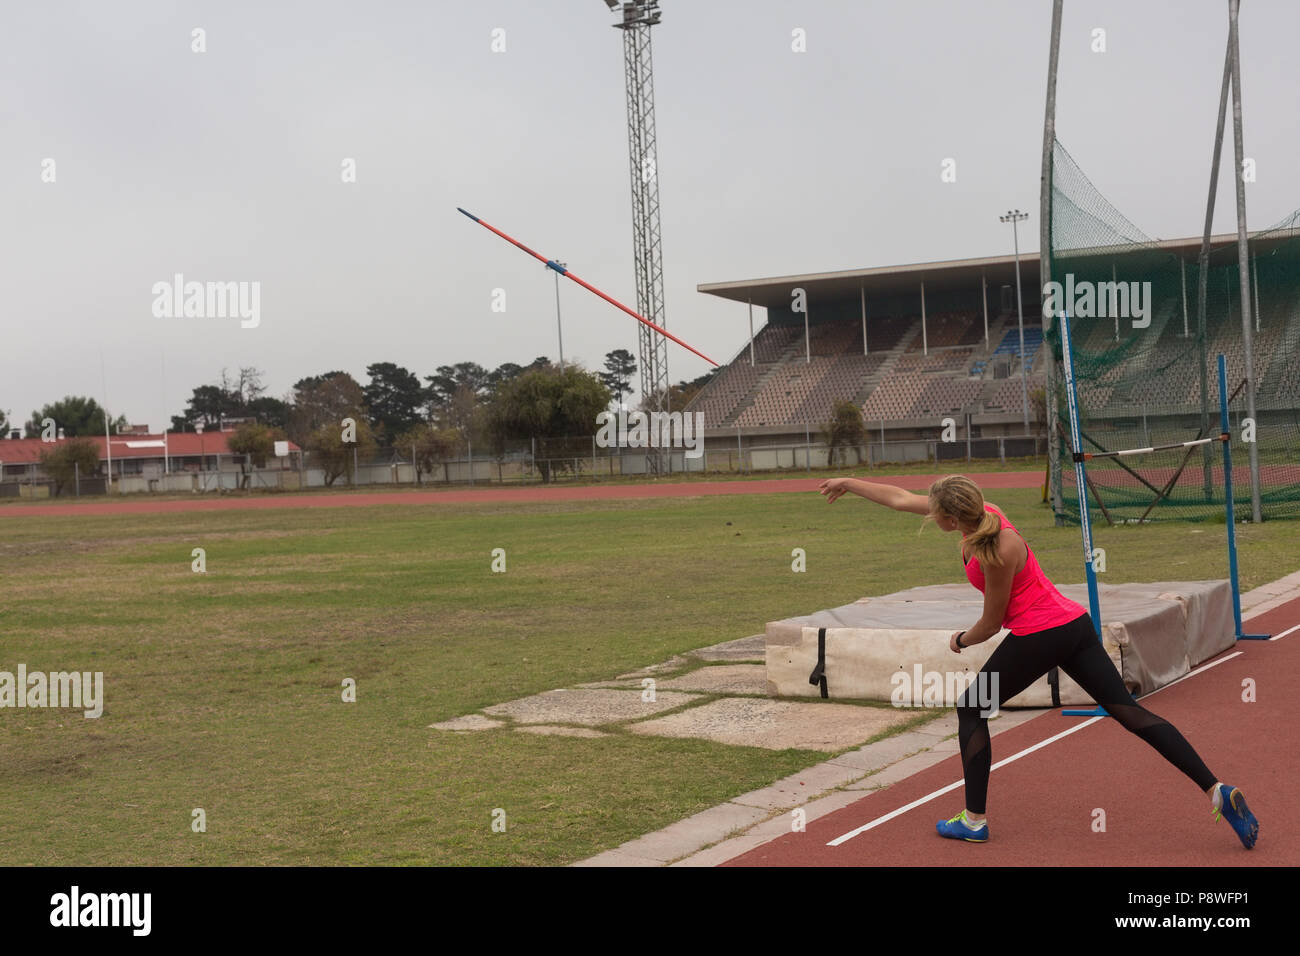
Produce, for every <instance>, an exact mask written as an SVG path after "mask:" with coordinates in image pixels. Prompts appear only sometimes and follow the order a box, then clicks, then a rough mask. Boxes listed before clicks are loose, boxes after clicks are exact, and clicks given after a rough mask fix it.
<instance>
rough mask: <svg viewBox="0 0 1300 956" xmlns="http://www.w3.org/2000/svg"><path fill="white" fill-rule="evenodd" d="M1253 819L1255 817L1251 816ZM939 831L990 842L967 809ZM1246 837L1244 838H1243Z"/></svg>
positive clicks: (984, 828) (939, 825)
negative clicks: (970, 816)
mask: <svg viewBox="0 0 1300 956" xmlns="http://www.w3.org/2000/svg"><path fill="white" fill-rule="evenodd" d="M1251 819H1252V820H1253V819H1254V817H1252V818H1251ZM934 826H935V829H937V830H938V831H939V836H944V837H948V838H949V839H952V840H965V841H966V842H967V843H988V842H989V825H988V821H987V820H986V821H985V822H984V823H981V824H980V825H979V827H978V828H975V827H972V826H971V825H970V824H969V823H968V822H967V821H966V811H965V810H963V811H962V812H961V813H959V814H957V815H956V816H955V817H953V818H952V819H951V820H940V821H939V822H938V823H936V824H935V825H934ZM1243 839H1244V838H1243Z"/></svg>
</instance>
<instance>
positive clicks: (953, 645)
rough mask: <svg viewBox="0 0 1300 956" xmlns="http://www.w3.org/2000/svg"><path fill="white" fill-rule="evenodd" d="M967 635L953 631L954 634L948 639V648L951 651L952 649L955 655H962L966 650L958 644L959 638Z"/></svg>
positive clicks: (963, 632)
mask: <svg viewBox="0 0 1300 956" xmlns="http://www.w3.org/2000/svg"><path fill="white" fill-rule="evenodd" d="M965 633H966V632H965V631H953V632H952V635H951V636H950V637H949V638H948V648H949V649H950V650H951V651H952V652H953V653H954V654H960V653H961V652H962V650H963V649H964V648H962V647H959V646H958V644H957V638H959V637H961V636H962V635H963V634H965Z"/></svg>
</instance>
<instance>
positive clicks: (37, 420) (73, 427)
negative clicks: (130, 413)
mask: <svg viewBox="0 0 1300 956" xmlns="http://www.w3.org/2000/svg"><path fill="white" fill-rule="evenodd" d="M47 418H49V419H53V421H54V427H55V429H56V434H57V429H60V428H61V429H63V434H64V437H66V438H77V437H84V436H86V435H102V434H104V410H103V409H102V408H100V406H99V403H98V402H97V401H95V400H94V399H93V398H89V397H84V396H80V395H67V396H64V397H63V398H62V399H60V400H59V401H57V402H51V403H50V404H48V405H46V406H44V407H43V408H42V409H41V410H40V411H37V412H32V418H31V421H29V422H28V423H27V425H26V429H25V430H26V433H27V437H28V438H41V437H42V434H41V433H42V432H43V431H44V430H45V425H44V424H43V423H44V421H45V419H47ZM113 424H115V425H116V424H126V419H125V418H123V417H121V416H119V417H118V419H117V421H116V422H114V423H113Z"/></svg>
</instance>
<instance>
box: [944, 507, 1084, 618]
mask: <svg viewBox="0 0 1300 956" xmlns="http://www.w3.org/2000/svg"><path fill="white" fill-rule="evenodd" d="M984 507H986V508H987V509H988V510H989V511H991V512H993V513H994V514H995V515H997V516H998V519H999V520H1000V521H1001V522H1002V527H1003V528H1007V529H1010V530H1011V531H1015V532H1016V534H1020V532H1019V531H1016V527H1015V525H1013V524H1012V523H1011V522H1010V521H1009V520H1007V516H1006V515H1004V514H1003V513H1002V512H1001V511H999V510H998V509H997V508H995V507H994V506H993V505H991V504H987V503H985V505H984ZM1021 537H1022V538H1023V537H1024V536H1023V535H1021ZM965 538H966V536H965V535H962V539H963V540H965ZM1025 551H1026V552H1027V554H1026V557H1025V566H1024V567H1023V568H1021V569H1020V573H1019V574H1017V575H1016V576H1015V577H1014V578H1012V580H1011V597H1010V599H1009V600H1008V601H1007V609H1006V612H1005V613H1004V614H1003V616H1002V626H1003V627H1005V628H1008V629H1010V630H1011V631H1012V633H1015V634H1032V633H1033V632H1035V631H1045V630H1047V629H1048V628H1052V627H1060V626H1061V625H1062V624H1069V623H1070V622H1071V621H1073V620H1074V619H1075V618H1077V617H1080V616H1082V615H1084V614H1086V613H1087V608H1085V607H1083V606H1082V605H1079V604H1076V603H1075V602H1074V601H1071V600H1070V599H1069V598H1067V597H1065V596H1064V595H1063V594H1061V592H1060V591H1058V590H1056V587H1055V586H1054V585H1053V584H1052V582H1051V581H1049V580H1048V578H1047V575H1045V574H1044V573H1043V569H1042V568H1040V567H1039V566H1038V560H1037V559H1036V558H1035V557H1034V552H1033V551H1032V550H1031V549H1030V548H1029V544H1028V542H1026V544H1025ZM966 577H967V579H968V580H969V581H970V583H971V584H973V585H974V586H975V587H977V588H978V589H979V590H980V591H981V592H983V590H984V569H983V568H981V567H980V563H979V560H978V559H977V558H974V557H972V558H971V559H970V560H969V561H967V562H966Z"/></svg>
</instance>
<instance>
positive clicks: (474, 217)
mask: <svg viewBox="0 0 1300 956" xmlns="http://www.w3.org/2000/svg"><path fill="white" fill-rule="evenodd" d="M456 211H457V212H464V213H465V215H467V216H469V218H471V219H473V220H474V221H475V222H478V216H476V215H474V214H473V213H472V212H465V210H464V209H461V208H460V207H459V206H457V207H456Z"/></svg>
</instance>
